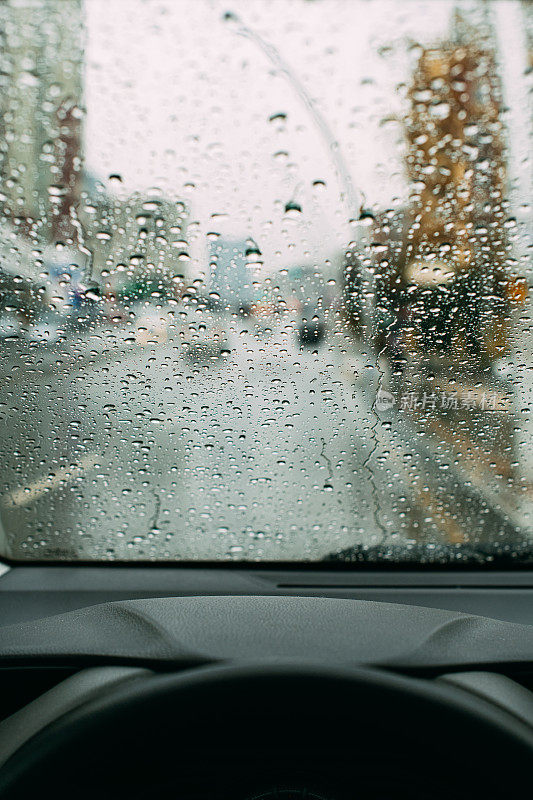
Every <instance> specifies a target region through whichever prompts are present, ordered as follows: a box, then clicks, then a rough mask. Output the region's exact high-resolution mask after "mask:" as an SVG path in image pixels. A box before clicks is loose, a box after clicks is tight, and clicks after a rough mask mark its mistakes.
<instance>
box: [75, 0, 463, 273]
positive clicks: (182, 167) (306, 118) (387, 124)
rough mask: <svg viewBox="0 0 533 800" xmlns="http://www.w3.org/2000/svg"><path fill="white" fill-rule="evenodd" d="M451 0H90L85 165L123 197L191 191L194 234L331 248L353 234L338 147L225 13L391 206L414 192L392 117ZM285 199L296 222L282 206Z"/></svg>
mask: <svg viewBox="0 0 533 800" xmlns="http://www.w3.org/2000/svg"><path fill="white" fill-rule="evenodd" d="M455 5H457V3H455V2H448V1H447V0H445V1H443V2H440V1H439V0H429V2H418V1H417V0H412V2H407V3H405V2H400V1H399V0H386V1H382V0H374V2H368V0H313V1H312V2H310V1H309V0H265V2H263V0H225V1H224V2H219V0H166V1H162V0H85V19H86V30H87V49H86V75H85V104H86V107H87V120H86V128H85V136H86V142H85V150H86V158H87V165H88V168H89V169H90V170H91V171H92V172H93V173H95V174H96V175H97V176H98V177H100V178H101V179H103V180H104V181H105V180H106V179H107V178H108V176H109V175H110V174H114V173H119V174H120V175H121V176H122V180H123V187H124V191H130V190H133V189H142V190H148V189H150V188H157V189H158V190H160V191H161V193H163V194H164V195H168V196H175V197H180V198H185V199H186V200H187V202H188V203H189V205H190V208H191V220H192V221H193V222H195V221H197V222H198V226H197V227H196V226H194V225H193V226H192V229H191V232H192V234H193V238H194V236H195V230H196V231H197V242H203V241H205V233H206V232H207V231H210V230H216V231H220V232H222V233H226V234H228V235H235V236H242V235H246V234H251V235H252V236H254V237H255V239H256V240H257V241H258V243H259V244H260V246H261V247H262V249H263V252H264V254H265V257H266V260H267V261H268V263H269V266H270V267H273V268H277V267H281V266H283V265H284V264H287V263H296V262H302V261H307V262H313V261H314V260H317V259H320V258H324V257H325V256H327V255H328V254H331V253H332V252H334V251H335V250H337V249H339V248H342V247H343V246H344V245H345V244H346V242H347V241H349V239H350V229H349V225H348V219H349V217H350V215H351V209H349V208H348V205H347V203H346V202H345V203H344V204H343V203H342V201H341V199H340V193H341V191H342V190H343V185H342V181H339V177H338V176H337V175H336V174H335V169H334V165H333V159H332V156H331V153H330V152H329V149H328V146H327V144H326V143H325V141H324V137H323V135H321V134H320V131H319V130H318V129H317V126H316V124H315V123H314V122H313V119H312V116H311V114H310V113H309V111H308V110H307V109H306V108H305V105H304V103H303V102H302V100H301V99H300V98H299V97H298V95H297V93H296V92H295V90H294V88H293V87H292V86H291V85H290V81H288V80H287V78H286V76H284V75H283V74H280V73H279V71H278V72H276V71H275V70H274V68H273V65H272V63H270V62H269V60H268V58H267V56H266V55H265V53H264V52H263V51H262V50H261V48H260V47H258V45H257V43H255V42H253V41H250V40H249V39H247V38H245V37H243V36H241V35H239V34H238V27H239V26H238V25H236V24H235V23H231V22H224V21H223V15H224V12H227V11H233V12H235V13H236V14H238V15H239V16H240V17H241V19H242V20H243V22H245V23H246V24H247V25H248V26H249V27H250V28H251V29H253V30H254V31H255V32H256V33H258V34H259V35H261V37H262V38H263V39H264V40H265V41H266V42H267V43H270V44H272V45H274V46H275V47H276V49H277V50H278V52H279V53H280V55H281V56H282V58H283V59H284V60H285V61H286V62H287V64H288V65H289V67H290V70H291V72H292V73H294V74H295V75H296V76H297V77H298V79H299V80H300V81H301V82H302V84H303V85H304V86H305V87H306V90H307V92H308V94H309V95H310V97H311V98H312V99H313V102H314V103H315V104H316V106H317V108H318V109H319V111H320V113H321V114H322V115H323V117H324V118H325V120H327V123H328V126H329V128H330V130H331V132H332V134H333V135H334V137H335V138H336V140H337V141H338V145H339V148H340V151H341V153H342V155H343V158H344V160H345V162H346V164H347V166H348V169H349V172H350V174H351V176H352V180H353V183H354V185H355V187H356V189H357V190H358V191H359V192H360V193H362V194H363V195H364V197H365V199H366V202H368V203H376V204H379V205H380V206H382V207H390V206H394V205H397V204H399V203H401V202H402V198H403V196H404V193H405V188H406V187H405V177H404V171H403V165H402V148H403V142H402V138H403V131H402V127H401V125H400V124H398V123H397V122H394V121H387V119H388V118H389V119H390V117H393V116H394V115H395V114H401V113H402V111H403V110H404V108H405V106H404V102H405V100H404V97H405V88H406V86H405V84H406V82H407V81H408V80H409V74H410V70H411V69H412V66H413V64H414V63H415V62H416V60H417V57H418V52H417V50H416V48H413V46H412V44H413V42H416V41H420V42H421V43H430V42H434V41H435V40H436V39H438V38H439V37H440V36H443V35H445V34H446V32H447V30H448V25H449V20H450V17H451V13H452V10H453V8H454V6H455ZM467 5H471V3H468V4H467ZM281 113H283V114H285V115H286V119H285V120H281V119H279V118H278V119H275V120H274V121H271V122H269V119H270V118H271V117H272V116H274V115H276V114H281ZM317 182H322V183H317ZM313 184H315V185H313ZM291 200H292V201H295V202H296V203H298V204H299V205H300V206H301V208H302V214H301V216H300V218H299V219H296V220H288V219H287V217H286V216H285V214H284V209H285V205H286V203H287V202H289V201H291ZM198 246H199V245H198ZM197 252H198V253H199V252H200V251H199V250H197Z"/></svg>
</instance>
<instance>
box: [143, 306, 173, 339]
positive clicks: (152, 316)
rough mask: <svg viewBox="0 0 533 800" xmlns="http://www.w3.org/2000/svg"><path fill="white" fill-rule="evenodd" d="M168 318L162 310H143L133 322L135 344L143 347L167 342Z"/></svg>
mask: <svg viewBox="0 0 533 800" xmlns="http://www.w3.org/2000/svg"><path fill="white" fill-rule="evenodd" d="M168 324H169V323H168V318H167V314H166V312H165V310H164V309H161V308H145V309H143V310H142V311H140V312H139V315H138V316H137V318H136V320H135V343H136V344H140V345H143V346H146V345H151V344H165V342H167V341H168Z"/></svg>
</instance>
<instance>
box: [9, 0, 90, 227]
mask: <svg viewBox="0 0 533 800" xmlns="http://www.w3.org/2000/svg"><path fill="white" fill-rule="evenodd" d="M0 30H1V34H0V35H1V38H2V41H1V54H0V64H1V68H0V126H1V129H0V175H1V179H2V199H3V204H4V215H5V216H7V217H8V218H9V219H11V220H12V221H13V222H14V223H15V225H16V226H17V228H18V229H19V230H20V231H21V232H22V233H28V232H30V231H32V232H33V233H34V234H37V237H38V239H40V240H41V241H43V240H44V241H46V240H49V239H51V238H60V239H69V238H70V239H72V238H74V237H75V228H74V227H73V225H72V223H71V220H70V213H69V210H70V208H71V207H72V205H73V204H74V203H75V202H77V199H78V196H79V180H80V173H81V167H82V162H81V125H82V116H83V111H82V64H83V20H82V0H41V2H39V3H35V2H31V0H20V2H17V3H2V4H0Z"/></svg>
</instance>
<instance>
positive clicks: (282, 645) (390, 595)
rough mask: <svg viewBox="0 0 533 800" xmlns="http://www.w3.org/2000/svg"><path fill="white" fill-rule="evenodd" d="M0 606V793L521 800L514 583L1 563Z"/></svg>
mask: <svg viewBox="0 0 533 800" xmlns="http://www.w3.org/2000/svg"><path fill="white" fill-rule="evenodd" d="M0 613H2V620H3V623H4V624H3V627H2V628H1V629H0V670H1V674H0V680H1V682H2V686H1V692H0V695H1V697H2V708H1V718H2V719H1V722H0V797H1V798H4V797H5V798H8V799H9V798H19V797H21V798H22V797H27V796H29V795H30V793H31V792H32V791H34V790H35V787H36V786H39V789H40V791H41V792H42V794H43V796H47V793H53V794H54V796H56V797H67V796H69V797H70V796H71V795H72V793H73V792H75V793H76V795H77V796H78V797H80V798H85V797H87V798H89V797H94V796H95V795H96V793H98V795H99V796H100V797H109V798H111V797H113V798H115V797H118V798H122V797H124V798H125V797H128V798H145V797H146V798H148V797H150V798H153V797H168V796H176V797H183V798H191V800H194V799H195V798H197V800H204V799H205V800H207V798H210V800H217V798H220V800H229V798H231V799H232V800H235V798H237V800H256V798H261V800H270V798H275V799H276V800H299V798H302V797H306V798H308V800H314V799H315V798H317V799H318V800H348V798H355V797H357V798H362V799H363V800H365V799H366V798H378V797H379V798H381V797H385V796H386V797H392V798H407V797H409V798H440V797H449V796H453V797H483V798H486V797H504V796H509V792H510V787H512V789H513V792H512V793H513V794H514V796H518V797H520V796H522V794H523V795H524V796H528V791H527V780H528V775H529V774H530V771H531V766H533V626H532V625H531V622H532V619H533V581H532V578H531V575H530V573H529V572H528V571H526V570H524V571H520V572H516V573H506V572H498V571H496V570H491V571H490V570H485V571H481V570H478V571H475V570H464V571H461V570H455V571H454V572H453V573H452V572H451V571H446V570H431V571H429V570H428V571H423V570H412V571H409V570H388V571H387V570H369V569H366V570H354V569H349V570H348V569H346V570H343V569H338V568H337V569H330V568H327V569H306V568H290V567H289V566H288V565H287V566H284V567H282V568H268V567H267V568H260V567H239V568H238V567H235V568H234V567H233V566H232V567H228V568H224V567H221V566H218V567H212V568H209V567H207V566H202V567H201V566H195V567H193V566H189V567H186V566H184V567H176V568H171V567H158V566H153V565H152V566H149V565H145V566H140V565H139V566H133V565H131V566H114V565H100V566H96V565H95V566H90V565H81V566H79V567H75V566H68V565H65V566H47V565H44V564H43V565H27V566H14V567H13V568H12V569H10V570H9V571H6V572H5V573H4V575H2V576H1V577H0ZM522 786H523V787H524V789H522Z"/></svg>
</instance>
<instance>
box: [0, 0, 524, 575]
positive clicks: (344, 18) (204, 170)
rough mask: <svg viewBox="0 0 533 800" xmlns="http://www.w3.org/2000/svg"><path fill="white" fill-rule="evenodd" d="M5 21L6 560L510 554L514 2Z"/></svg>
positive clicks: (518, 309) (515, 370)
mask: <svg viewBox="0 0 533 800" xmlns="http://www.w3.org/2000/svg"><path fill="white" fill-rule="evenodd" d="M0 39H1V47H0V104H1V114H0V126H1V136H0V338H1V349H0V375H1V380H0V440H1V447H2V454H3V459H2V470H1V473H0V517H1V527H0V551H1V554H2V555H3V556H4V557H6V558H11V559H15V560H18V559H32V560H93V559H94V560H178V561H190V560H216V561H218V560H226V561H232V560H234V561H241V560H243V561H322V560H326V561H336V562H343V561H347V562H359V561H363V562H375V561H378V562H379V561H393V562H395V561H418V562H442V563H455V564H457V563H461V562H464V563H472V562H479V563H491V562H492V563H502V559H503V561H504V562H505V563H507V562H508V563H510V564H512V563H519V562H523V561H524V560H527V559H530V558H531V555H532V547H531V543H532V522H533V516H532V514H533V416H532V401H533V361H532V358H531V356H532V349H533V336H532V316H531V305H530V302H529V294H530V284H531V248H532V238H531V235H532V214H531V205H530V203H531V198H532V197H533V192H532V186H531V176H532V174H533V170H532V166H531V161H530V147H531V131H532V124H533V108H532V78H533V7H532V5H531V4H529V3H527V2H521V1H520V0H509V2H504V3H503V2H494V3H491V2H481V1H479V2H478V1H477V0H471V1H469V0H467V1H465V2H461V1H460V0H453V2H448V1H447V0H441V1H440V2H429V1H428V2H418V1H417V0H411V1H410V2H400V0H396V1H395V0H351V1H350V2H348V1H344V2H343V0H312V1H311V0H278V2H271V1H269V0H265V1H264V2H263V1H262V0H256V1H255V2H245V0H225V1H224V2H219V1H218V0H210V1H208V0H152V1H151V0H146V1H145V0H112V2H108V0H6V1H5V2H3V3H1V5H0Z"/></svg>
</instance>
